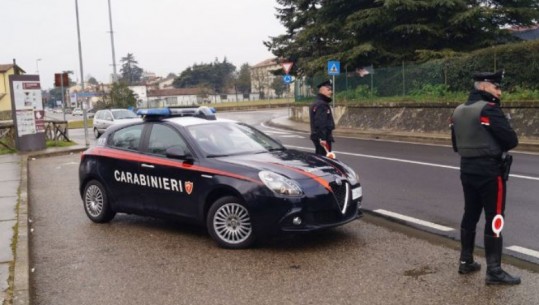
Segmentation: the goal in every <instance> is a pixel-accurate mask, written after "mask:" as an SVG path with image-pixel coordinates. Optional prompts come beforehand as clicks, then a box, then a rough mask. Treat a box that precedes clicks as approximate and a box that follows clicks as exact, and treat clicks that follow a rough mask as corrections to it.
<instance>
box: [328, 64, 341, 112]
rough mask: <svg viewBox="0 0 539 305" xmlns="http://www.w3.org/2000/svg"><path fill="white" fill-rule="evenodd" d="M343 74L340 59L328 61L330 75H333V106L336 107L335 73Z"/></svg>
mask: <svg viewBox="0 0 539 305" xmlns="http://www.w3.org/2000/svg"><path fill="white" fill-rule="evenodd" d="M339 74H341V62H340V61H338V60H330V61H328V75H330V76H333V108H334V109H335V75H339Z"/></svg>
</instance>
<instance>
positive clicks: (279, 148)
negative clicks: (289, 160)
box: [268, 147, 286, 151]
mask: <svg viewBox="0 0 539 305" xmlns="http://www.w3.org/2000/svg"><path fill="white" fill-rule="evenodd" d="M285 149H286V148H284V147H278V148H270V149H268V150H269V151H282V150H285Z"/></svg>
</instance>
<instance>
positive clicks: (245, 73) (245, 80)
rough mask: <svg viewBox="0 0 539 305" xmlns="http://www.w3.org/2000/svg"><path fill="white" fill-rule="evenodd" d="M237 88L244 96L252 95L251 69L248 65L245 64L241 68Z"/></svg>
mask: <svg viewBox="0 0 539 305" xmlns="http://www.w3.org/2000/svg"><path fill="white" fill-rule="evenodd" d="M236 88H237V90H238V91H239V92H241V93H243V94H249V93H251V67H250V66H249V64H248V63H245V64H243V65H241V67H240V72H239V73H238V79H237V81H236Z"/></svg>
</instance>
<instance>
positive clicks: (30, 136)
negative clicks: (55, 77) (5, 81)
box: [9, 75, 45, 151]
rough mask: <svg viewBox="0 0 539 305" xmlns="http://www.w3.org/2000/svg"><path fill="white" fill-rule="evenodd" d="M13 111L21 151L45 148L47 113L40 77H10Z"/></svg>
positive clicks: (17, 145) (18, 145) (17, 141)
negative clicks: (42, 97) (44, 107)
mask: <svg viewBox="0 0 539 305" xmlns="http://www.w3.org/2000/svg"><path fill="white" fill-rule="evenodd" d="M9 86H10V89H11V92H12V93H13V94H12V95H11V111H12V117H13V125H14V126H15V131H16V135H17V136H16V141H15V144H16V147H17V149H18V150H19V151H33V150H41V149H44V148H45V122H44V119H45V112H44V111H43V100H42V99H41V83H40V81H39V75H10V76H9Z"/></svg>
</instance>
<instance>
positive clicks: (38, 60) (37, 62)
mask: <svg viewBox="0 0 539 305" xmlns="http://www.w3.org/2000/svg"><path fill="white" fill-rule="evenodd" d="M40 61H41V58H38V59H36V74H37V75H39V62H40Z"/></svg>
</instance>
